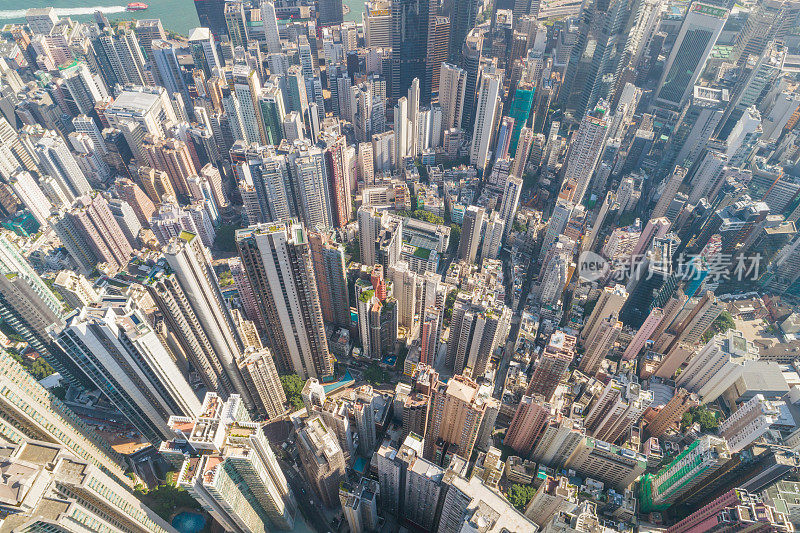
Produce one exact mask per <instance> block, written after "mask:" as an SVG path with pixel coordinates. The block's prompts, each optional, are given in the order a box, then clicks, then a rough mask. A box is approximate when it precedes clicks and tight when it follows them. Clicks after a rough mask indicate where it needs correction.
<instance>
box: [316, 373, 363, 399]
mask: <svg viewBox="0 0 800 533" xmlns="http://www.w3.org/2000/svg"><path fill="white" fill-rule="evenodd" d="M354 381H355V379H353V376H352V375H351V374H350V371H349V370H348V371H347V372H346V373H345V375H344V376H342V379H340V380H339V381H335V382H333V383H328V384H327V385H324V386H323V388H324V389H325V394H330V393H332V392H334V391H337V390H339V389H341V388H342V387H347V386H348V385H350V384H351V383H353V382H354Z"/></svg>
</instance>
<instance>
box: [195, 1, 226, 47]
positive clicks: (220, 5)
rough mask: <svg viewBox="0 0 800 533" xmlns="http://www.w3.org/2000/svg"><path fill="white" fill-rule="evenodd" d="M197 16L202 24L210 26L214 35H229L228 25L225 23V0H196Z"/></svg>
mask: <svg viewBox="0 0 800 533" xmlns="http://www.w3.org/2000/svg"><path fill="white" fill-rule="evenodd" d="M194 8H195V9H196V10H197V18H199V19H200V26H202V27H204V28H209V29H210V30H211V32H212V33H213V34H214V37H216V38H217V39H219V37H220V36H221V35H228V25H227V24H226V23H225V0H194Z"/></svg>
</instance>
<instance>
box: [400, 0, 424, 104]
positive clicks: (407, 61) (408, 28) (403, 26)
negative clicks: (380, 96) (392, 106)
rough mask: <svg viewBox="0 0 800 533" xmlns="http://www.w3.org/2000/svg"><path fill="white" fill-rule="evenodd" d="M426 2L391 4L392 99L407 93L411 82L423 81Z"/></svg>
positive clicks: (414, 0)
mask: <svg viewBox="0 0 800 533" xmlns="http://www.w3.org/2000/svg"><path fill="white" fill-rule="evenodd" d="M429 18H430V3H429V1H428V0H396V1H394V2H392V92H391V94H392V99H394V100H397V99H398V98H400V97H401V96H404V95H405V94H406V93H407V92H408V88H409V87H410V86H411V80H413V79H414V78H418V79H420V80H424V79H425V65H426V61H425V58H426V56H427V53H428V19H429Z"/></svg>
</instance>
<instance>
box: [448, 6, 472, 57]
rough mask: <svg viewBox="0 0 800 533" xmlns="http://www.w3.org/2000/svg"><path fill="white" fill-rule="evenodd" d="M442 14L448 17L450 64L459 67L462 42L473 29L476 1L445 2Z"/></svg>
mask: <svg viewBox="0 0 800 533" xmlns="http://www.w3.org/2000/svg"><path fill="white" fill-rule="evenodd" d="M442 14H443V15H445V16H447V17H450V62H451V63H453V64H455V65H459V64H460V63H461V52H462V47H463V46H464V41H466V39H467V34H469V31H470V30H471V29H472V28H474V27H475V18H476V17H477V15H478V0H445V1H444V3H443V4H442Z"/></svg>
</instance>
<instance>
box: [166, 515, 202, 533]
mask: <svg viewBox="0 0 800 533" xmlns="http://www.w3.org/2000/svg"><path fill="white" fill-rule="evenodd" d="M172 527H174V528H175V529H177V530H178V531H179V532H180V533H199V532H200V531H202V530H203V528H204V527H206V517H205V516H203V515H201V514H200V513H191V512H189V511H184V512H182V513H178V514H176V515H175V518H173V519H172Z"/></svg>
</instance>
